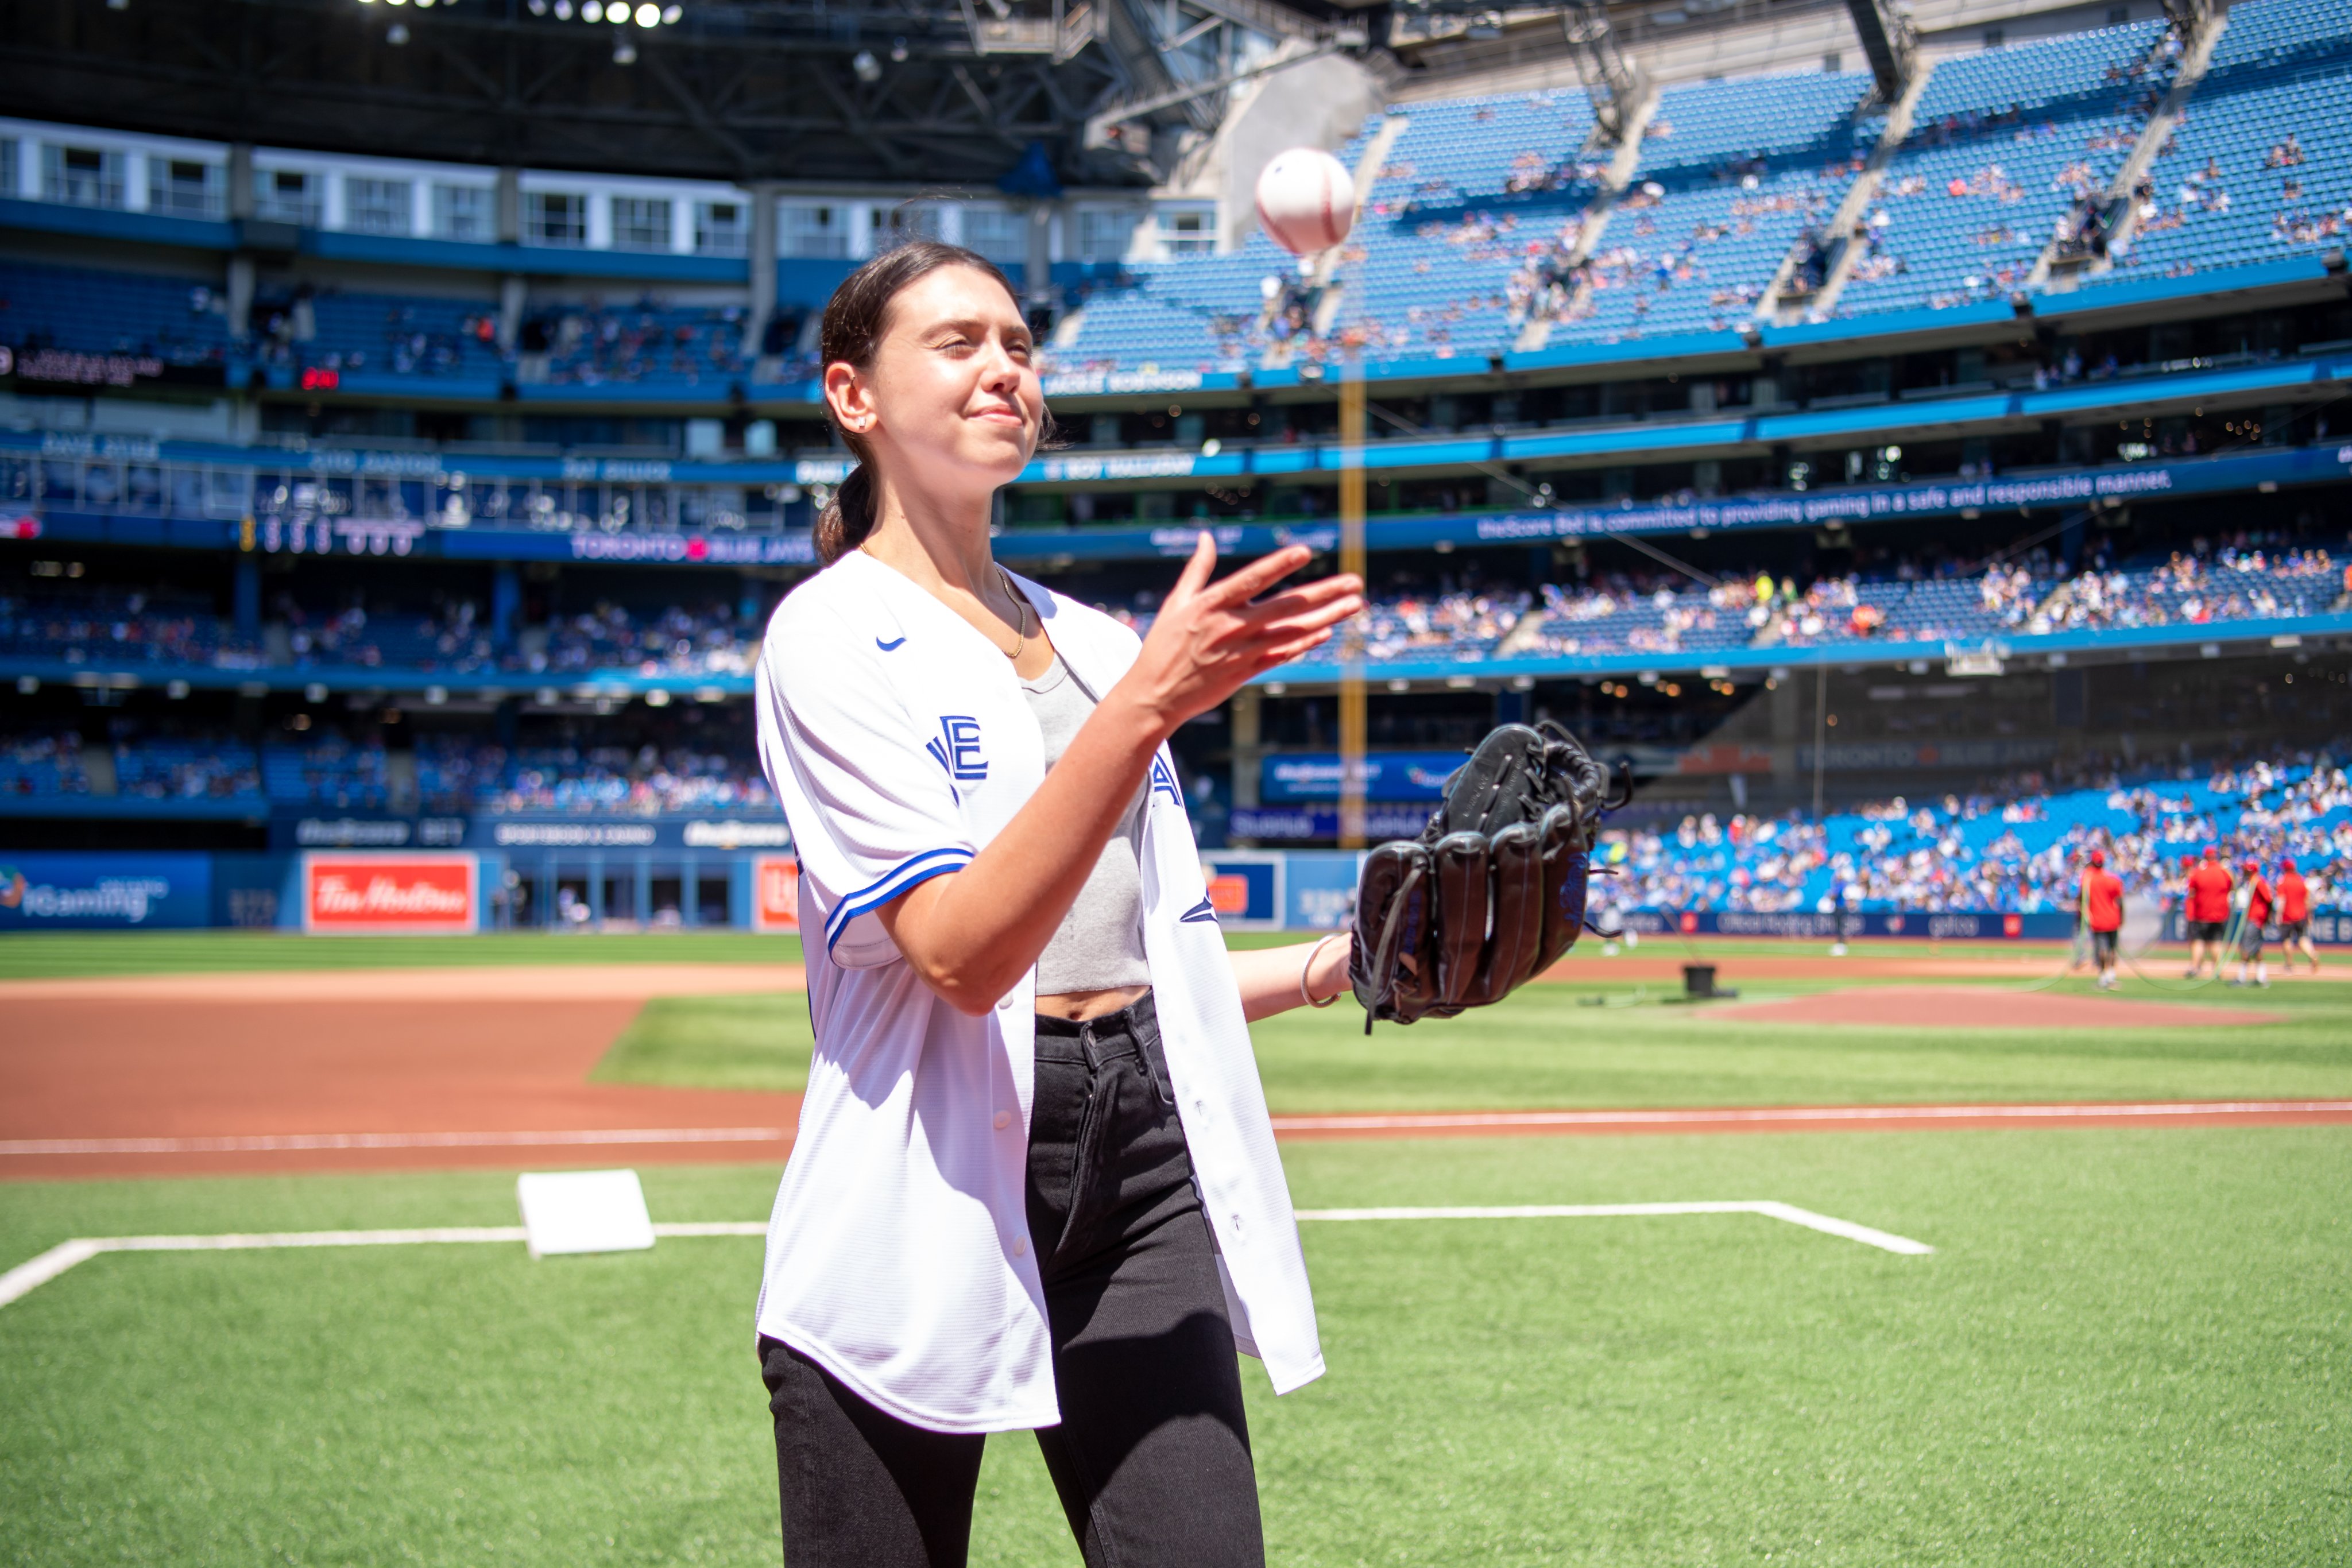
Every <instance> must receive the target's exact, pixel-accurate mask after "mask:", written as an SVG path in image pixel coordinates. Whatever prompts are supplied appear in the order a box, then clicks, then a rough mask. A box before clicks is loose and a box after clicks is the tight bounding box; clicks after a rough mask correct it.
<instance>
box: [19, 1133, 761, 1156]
mask: <svg viewBox="0 0 2352 1568" xmlns="http://www.w3.org/2000/svg"><path fill="white" fill-rule="evenodd" d="M791 1136H792V1134H790V1133H787V1132H786V1131H785V1130H784V1129H783V1128H782V1127H590V1128H585V1129H579V1130H566V1131H561V1132H525V1133H255V1134H245V1135H234V1134H232V1135H225V1136H221V1137H206V1138H17V1139H13V1140H0V1155H222V1154H280V1153H285V1152H287V1151H289V1150H303V1149H508V1148H547V1147H564V1146H571V1145H580V1146H584V1147H589V1148H599V1147H606V1146H614V1145H623V1144H781V1143H782V1142H784V1141H785V1140H786V1139H788V1138H790V1137H791Z"/></svg>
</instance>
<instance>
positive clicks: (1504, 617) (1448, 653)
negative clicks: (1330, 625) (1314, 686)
mask: <svg viewBox="0 0 2352 1568" xmlns="http://www.w3.org/2000/svg"><path fill="white" fill-rule="evenodd" d="M1527 609H1528V595H1526V594H1524V593H1496V594H1486V593H1443V594H1417V595H1408V596H1406V597H1404V598H1401V599H1393V600H1386V601H1381V602H1379V603H1375V604H1374V605H1372V606H1371V608H1370V610H1369V611H1368V612H1366V613H1365V615H1364V617H1363V622H1362V635H1363V647H1364V657H1365V658H1366V659H1368V660H1370V661H1371V662H1373V663H1376V664H1378V663H1385V662H1387V661H1391V660H1395V659H1452V660H1455V661H1458V662H1460V663H1464V664H1475V663H1476V662H1477V661H1478V660H1481V659H1485V658H1486V657H1488V656H1490V655H1491V654H1492V653H1494V651H1495V648H1496V644H1497V643H1500V642H1501V641H1502V640H1503V637H1504V635H1505V633H1507V632H1509V631H1510V630H1511V628H1512V627H1513V626H1515V625H1517V623H1518V620H1519V617H1520V616H1522V615H1524V614H1525V613H1526V612H1527ZM1343 652H1344V644H1343V643H1342V642H1341V641H1340V639H1339V638H1336V637H1335V638H1333V639H1332V640H1331V641H1330V642H1328V643H1324V644H1323V645H1322V646H1321V647H1319V648H1317V649H1315V650H1314V651H1312V652H1311V653H1308V654H1307V657H1306V659H1305V661H1304V662H1305V663H1307V664H1328V663H1330V662H1332V661H1335V660H1337V659H1339V657H1341V655H1342V653H1343Z"/></svg>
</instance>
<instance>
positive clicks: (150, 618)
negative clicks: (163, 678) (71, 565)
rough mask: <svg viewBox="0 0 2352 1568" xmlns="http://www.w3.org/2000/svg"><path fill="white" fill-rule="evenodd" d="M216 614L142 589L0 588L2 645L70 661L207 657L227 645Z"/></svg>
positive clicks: (208, 660) (230, 646) (193, 660)
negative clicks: (10, 592)
mask: <svg viewBox="0 0 2352 1568" xmlns="http://www.w3.org/2000/svg"><path fill="white" fill-rule="evenodd" d="M235 646H236V645H235V644H234V643H232V642H230V641H229V640H227V639H226V638H225V637H224V635H223V630H222V627H221V623H220V621H219V619H218V617H216V616H215V615H213V614H212V613H211V612H209V610H199V609H195V608H187V609H182V608H179V607H177V606H173V605H169V604H164V603H161V602H157V601H151V600H150V598H149V596H148V595H146V594H144V593H97V594H72V595H66V594H60V595H57V596H54V597H52V596H47V595H44V596H41V597H39V598H37V599H36V598H31V597H22V596H0V652H5V653H14V654H17V655H19V656H22V657H27V658H39V659H62V660H64V661H66V662H67V663H68V664H108V665H123V664H213V663H215V661H216V660H218V659H220V658H221V657H222V656H223V655H225V654H226V653H231V652H232V651H233V650H234V649H235Z"/></svg>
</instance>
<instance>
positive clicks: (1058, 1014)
mask: <svg viewBox="0 0 2352 1568" xmlns="http://www.w3.org/2000/svg"><path fill="white" fill-rule="evenodd" d="M1150 989H1151V988H1150V986H1113V987H1112V988H1110V989H1108V990H1107V991H1062V992H1058V993H1057V994H1055V995H1054V996H1050V997H1039V998H1037V1011H1039V1012H1041V1013H1044V1014H1045V1016H1046V1017H1048V1018H1057V1019H1069V1020H1070V1021H1071V1022H1072V1023H1084V1022H1086V1021H1087V1019H1098V1018H1101V1017H1102V1016H1104V1015H1105V1014H1106V1013H1115V1012H1117V1011H1118V1009H1121V1008H1130V1007H1133V1006H1134V1005H1135V1004H1136V1003H1137V1002H1138V1001H1140V1000H1141V999H1142V998H1143V996H1144V993H1146V992H1147V991H1149V990H1150Z"/></svg>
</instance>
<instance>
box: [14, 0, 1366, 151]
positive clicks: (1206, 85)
mask: <svg viewBox="0 0 2352 1568" xmlns="http://www.w3.org/2000/svg"><path fill="white" fill-rule="evenodd" d="M592 12H593V14H594V16H595V17H596V19H595V20H591V19H590V14H591V13H592ZM1171 22H1172V23H1174V24H1175V25H1177V26H1179V27H1180V28H1181V32H1180V33H1179V34H1178V35H1177V36H1176V37H1174V38H1172V39H1171V38H1170V37H1163V36H1162V34H1163V32H1164V31H1165V29H1166V27H1167V26H1170V25H1171ZM615 23H617V25H614V24H615ZM1227 27H1232V28H1236V29H1246V30H1247V31H1248V32H1249V33H1250V34H1252V35H1253V36H1254V37H1255V38H1256V39H1258V40H1260V41H1261V44H1260V47H1261V48H1262V47H1263V41H1265V40H1271V41H1273V42H1275V43H1276V44H1277V45H1281V44H1286V43H1287V42H1288V41H1289V40H1292V39H1297V40H1301V41H1302V42H1304V43H1306V44H1307V46H1308V47H1315V46H1317V45H1318V44H1319V45H1320V47H1324V48H1327V49H1328V47H1336V46H1335V45H1334V44H1333V42H1332V37H1331V36H1332V35H1333V33H1334V29H1332V28H1331V27H1329V26H1328V25H1326V24H1324V23H1321V22H1318V21H1317V20H1316V19H1315V18H1314V17H1313V16H1310V15H1308V14H1307V12H1306V11H1305V10H1301V9H1294V8H1292V7H1290V6H1288V5H1282V4H1278V3H1276V0H1181V3H1180V4H1179V5H1173V6H1171V5H1160V4H1150V5H1147V4H1145V3H1144V0H693V3H691V4H688V5H646V4H636V5H634V6H632V5H613V6H611V7H609V8H607V7H606V6H604V5H601V4H598V3H597V0H578V4H577V5H575V4H574V0H439V4H438V5H435V4H433V3H432V0H415V4H413V5H406V4H399V3H398V0H385V3H383V4H379V3H376V0H0V51H5V54H6V56H7V57H8V59H9V61H10V64H11V66H12V69H11V71H10V73H9V75H10V104H9V107H10V110H11V112H13V113H16V114H19V115H26V116H31V117H36V118H43V117H46V118H49V119H55V120H66V121H71V122H77V123H81V124H89V125H104V126H110V127H113V128H117V129H121V130H126V131H146V132H151V133H158V134H166V135H177V136H188V137H195V138H202V139H208V140H215V141H236V142H261V143H272V144H280V145H289V146H301V147H309V148H316V149H319V150H321V151H328V152H364V153H376V154H383V153H391V154H394V155H397V156H406V157H415V158H430V159H443V160H448V161H452V162H477V163H491V164H512V163H527V164H530V165H532V166H534V167H541V168H562V169H590V170H595V171H597V172H604V173H619V174H642V175H662V176H672V177H692V178H718V179H727V180H731V181H735V182H739V183H755V182H762V181H783V180H790V181H795V182H803V183H805V182H810V181H830V180H839V181H845V182H848V181H862V182H875V181H887V182H908V181H913V182H923V183H959V182H962V183H974V182H977V183H992V182H995V181H997V180H999V179H1000V178H1002V177H1003V176H1004V175H1006V174H1007V173H1008V172H1011V171H1012V170H1013V169H1014V168H1015V166H1016V165H1018V164H1020V163H1021V162H1022V161H1023V160H1024V156H1025V155H1028V154H1029V151H1030V149H1031V147H1032V145H1033V144H1036V143H1042V144H1043V145H1044V148H1045V152H1046V154H1047V157H1048V159H1049V160H1050V162H1051V165H1052V167H1053V169H1054V171H1055V174H1056V175H1057V176H1058V177H1059V178H1060V179H1062V180H1065V181H1068V182H1071V183H1087V184H1097V185H1100V184H1111V183H1136V182H1139V181H1141V180H1145V179H1148V178H1149V177H1150V174H1151V172H1152V171H1151V169H1150V166H1149V165H1148V164H1147V163H1145V162H1140V161H1139V160H1138V159H1137V158H1136V157H1134V156H1132V155H1130V154H1129V153H1128V152H1122V151H1121V150H1119V149H1118V148H1103V147H1100V146H1097V148H1095V149H1093V150H1089V149H1088V148H1087V147H1086V146H1085V145H1084V141H1085V138H1084V135H1083V131H1084V127H1085V124H1086V121H1087V118H1088V116H1089V115H1090V114H1093V115H1097V116H1099V114H1100V113H1101V112H1102V111H1103V110H1116V109H1117V108H1118V107H1119V106H1120V105H1122V104H1134V103H1138V102H1149V103H1150V112H1151V115H1152V118H1153V119H1154V120H1156V121H1157V122H1159V123H1160V124H1163V125H1165V124H1171V123H1172V124H1181V123H1183V122H1186V121H1190V122H1191V123H1192V124H1193V125H1195V126H1196V127H1198V126H1200V125H1202V123H1203V122H1204V120H1205V123H1206V124H1209V125H1213V123H1214V115H1215V113H1216V112H1218V111H1219V110H1220V109H1221V92H1222V89H1221V87H1220V83H1221V82H1223V81H1226V80H1229V79H1241V78H1242V76H1243V75H1245V74H1246V72H1242V73H1237V72H1236V70H1235V68H1234V67H1235V60H1234V48H1233V47H1232V46H1231V45H1230V44H1222V43H1221V37H1222V30H1223V29H1224V28H1227ZM1355 36H1356V37H1360V34H1358V35H1355ZM1349 41H1353V39H1352V37H1351V38H1350V40H1349ZM1160 99H1168V100H1169V101H1167V102H1164V103H1163V102H1160V101H1158V100H1160Z"/></svg>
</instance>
